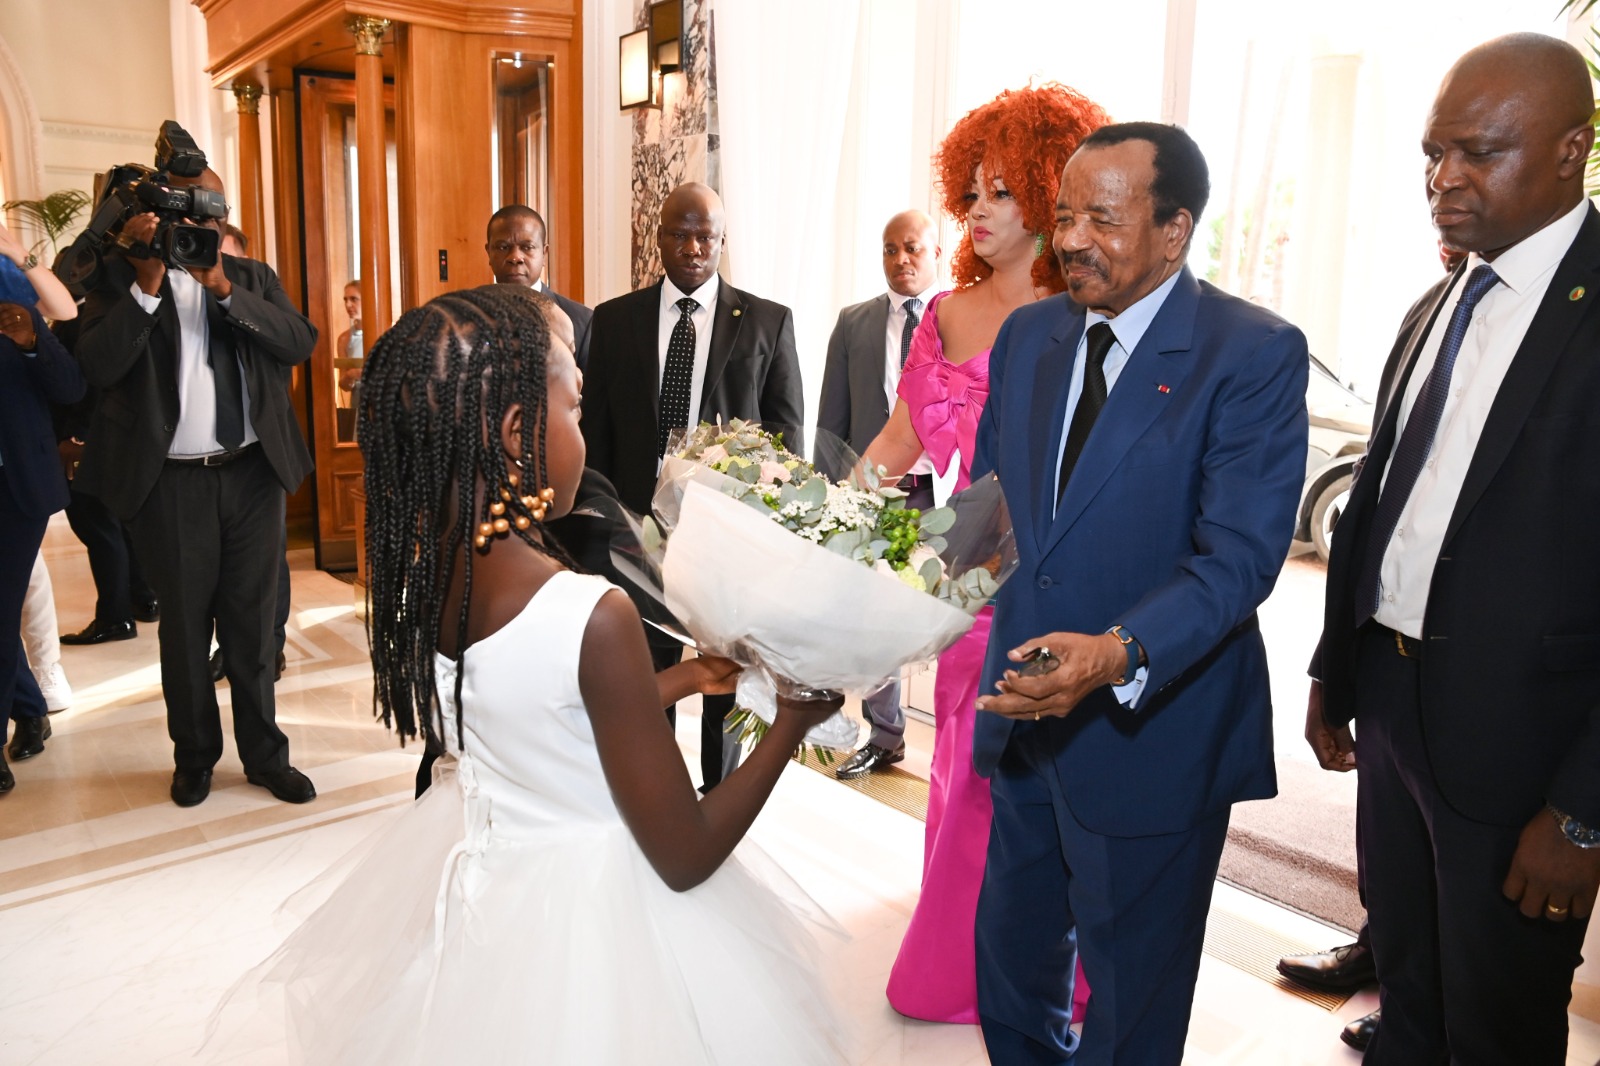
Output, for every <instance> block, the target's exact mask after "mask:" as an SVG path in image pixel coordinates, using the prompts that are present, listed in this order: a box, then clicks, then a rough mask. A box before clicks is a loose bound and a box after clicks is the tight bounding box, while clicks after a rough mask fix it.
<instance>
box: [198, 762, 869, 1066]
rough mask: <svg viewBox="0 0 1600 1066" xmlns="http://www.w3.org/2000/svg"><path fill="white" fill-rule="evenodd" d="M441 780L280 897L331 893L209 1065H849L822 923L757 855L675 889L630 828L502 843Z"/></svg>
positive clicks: (213, 1049)
mask: <svg viewBox="0 0 1600 1066" xmlns="http://www.w3.org/2000/svg"><path fill="white" fill-rule="evenodd" d="M451 776H452V775H449V774H446V775H444V776H443V778H442V779H437V780H436V782H435V784H434V787H433V788H431V789H430V790H429V791H428V792H427V794H426V795H424V796H423V798H422V799H421V800H419V801H418V802H417V803H416V804H415V805H414V806H412V807H410V808H408V809H407V810H406V811H405V812H404V813H403V814H402V815H401V816H400V817H399V818H397V819H396V820H395V821H394V822H393V823H392V824H390V825H389V826H388V827H386V828H385V829H384V830H382V831H381V832H379V833H376V834H375V835H374V836H373V837H371V838H370V839H368V840H367V841H366V842H364V843H363V844H362V845H361V846H359V847H358V848H356V849H355V850H354V851H352V852H351V853H350V854H349V855H347V856H346V857H345V858H344V859H343V860H341V861H340V862H339V863H338V864H336V865H335V866H334V867H333V868H332V869H330V870H329V871H328V872H327V873H325V874H323V875H322V876H321V877H319V878H318V879H317V880H316V881H314V882H312V884H310V885H308V886H306V888H305V889H303V890H302V891H301V893H299V894H298V895H297V897H293V898H291V900H290V901H289V903H287V904H286V905H285V908H286V909H287V910H290V911H292V910H293V909H294V907H295V904H296V900H297V899H298V900H301V901H303V900H305V899H307V898H314V899H320V898H322V897H323V896H326V902H324V903H322V905H321V906H320V907H317V908H316V910H315V911H313V912H312V913H311V914H310V915H309V916H308V917H307V918H306V919H305V920H304V922H303V923H302V924H301V925H300V926H299V928H298V929H297V930H296V931H295V932H294V933H293V934H292V935H291V936H289V938H288V939H287V940H286V941H285V942H284V944H283V945H282V946H281V947H280V948H279V949H278V950H277V951H276V952H275V953H273V955H272V956H271V957H269V958H268V959H267V960H266V961H264V962H263V963H261V964H260V965H259V966H257V967H256V968H255V969H254V970H252V971H250V973H248V974H246V975H245V977H244V978H243V979H241V980H240V981H239V982H238V983H237V984H236V985H235V986H234V988H233V990H231V991H230V992H229V993H228V995H227V997H226V998H225V999H224V1001H223V1003H222V1004H221V1005H220V1006H219V1007H218V1010H217V1013H216V1014H215V1015H214V1017H213V1023H212V1032H211V1034H210V1036H209V1037H208V1040H207V1043H206V1046H205V1047H204V1048H203V1049H202V1054H203V1056H204V1057H206V1058H208V1059H210V1060H212V1061H238V1060H240V1059H241V1058H244V1057H247V1053H248V1052H249V1051H250V1050H252V1049H260V1048H272V1047H277V1048H286V1049H287V1058H288V1060H289V1061H291V1062H304V1063H314V1064H317V1066H333V1064H338V1066H346V1064H362V1063H371V1064H374V1066H378V1064H382V1066H398V1064H401V1063H428V1064H430V1066H435V1064H441V1063H475V1064H485V1066H487V1064H508V1063H549V1064H566V1063H572V1064H583V1066H599V1064H609V1063H616V1064H623V1063H626V1064H628V1066H636V1064H640V1063H651V1064H679V1063H682V1064H691V1063H692V1064H700V1063H718V1064H726V1066H751V1064H758V1063H759V1064H787V1063H794V1064H813V1063H815V1064H821V1063H828V1064H834V1063H841V1062H845V1061H847V1054H846V1051H845V1050H844V1049H845V1047H846V1046H847V1039H848V1038H847V1036H846V1034H845V1033H843V1032H842V1031H841V1029H840V1025H841V1024H842V1023H841V1021H840V1019H839V1018H838V1017H837V1015H836V1014H835V1012H834V1011H833V1010H832V1009H831V1007H830V1005H829V1003H828V1001H827V998H826V996H825V994H824V992H823V990H822V981H821V979H820V974H821V970H820V968H819V962H818V958H817V949H818V944H817V941H816V939H815V936H814V928H812V927H815V926H817V925H821V926H823V927H829V926H831V925H832V923H831V922H829V921H828V919H827V918H826V917H825V916H824V915H821V914H820V913H819V912H818V911H817V910H816V908H815V905H814V904H812V903H811V902H810V900H809V899H808V898H806V897H805V896H804V894H803V893H802V892H801V891H800V890H799V888H798V887H797V886H795V885H794V884H793V882H792V881H790V880H789V879H788V878H787V876H786V875H783V874H782V873H781V871H778V870H777V868H776V866H775V865H774V864H772V863H771V861H770V860H768V859H766V857H765V856H764V855H763V854H762V853H760V852H759V850H758V849H756V848H755V847H754V846H753V845H751V844H748V843H746V844H745V845H742V846H741V848H740V849H739V852H738V853H737V854H736V855H735V857H734V858H732V859H730V860H729V861H728V862H727V863H725V864H724V865H723V866H722V868H721V869H720V870H718V872H717V873H716V874H715V875H713V876H712V877H711V878H710V879H709V880H707V881H706V882H705V883H704V884H702V885H700V886H698V887H697V888H694V889H692V890H690V891H688V892H682V893H679V892H674V891H672V890H671V889H669V888H668V887H667V886H666V885H665V884H664V883H663V882H662V880H661V878H660V877H659V876H657V874H656V873H655V871H654V870H652V869H651V867H650V864H649V863H648V862H647V861H646V860H645V858H644V855H643V853H641V852H640V850H639V848H638V845H637V844H636V843H635V842H634V839H633V836H632V835H631V834H630V833H629V832H628V830H627V828H626V827H625V826H623V825H622V824H620V823H618V824H614V825H606V826H602V827H599V828H598V829H596V828H595V827H593V826H589V827H584V828H583V830H582V831H581V832H571V833H568V832H565V831H562V832H559V833H557V834H553V835H548V836H541V837H540V838H538V839H536V840H526V841H518V842H514V843H513V842H507V841H502V840H497V839H495V837H494V834H493V833H492V832H484V831H480V830H487V818H486V812H483V811H474V810H473V808H474V805H475V804H474V801H473V799H472V798H470V796H469V795H464V794H463V790H462V789H461V788H460V787H457V785H456V782H455V781H453V780H450V777H451ZM478 821H481V822H482V823H483V824H481V825H480V826H478V827H477V828H474V822H478ZM464 826H465V827H466V828H465V830H464V828H463V827H464ZM753 868H760V869H761V874H760V876H757V874H755V873H754V872H752V869H753ZM330 881H331V882H333V883H335V884H336V886H337V887H334V888H333V889H332V892H331V895H330V894H328V889H329V883H330ZM833 928H834V929H835V930H836V929H837V927H833ZM283 1055H284V1052H281V1051H280V1052H279V1053H278V1054H277V1055H275V1056H273V1057H274V1058H275V1059H277V1060H278V1061H282V1056H283Z"/></svg>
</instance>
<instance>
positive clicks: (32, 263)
mask: <svg viewBox="0 0 1600 1066" xmlns="http://www.w3.org/2000/svg"><path fill="white" fill-rule="evenodd" d="M38 265H39V257H38V256H37V255H36V254H34V253H33V252H29V253H28V254H27V255H25V256H23V257H22V272H23V273H24V274H26V273H27V272H28V271H30V270H32V269H33V268H34V267H36V266H38Z"/></svg>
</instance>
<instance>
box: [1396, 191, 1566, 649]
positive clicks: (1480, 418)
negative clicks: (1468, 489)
mask: <svg viewBox="0 0 1600 1066" xmlns="http://www.w3.org/2000/svg"><path fill="white" fill-rule="evenodd" d="M1588 210H1589V201H1588V200H1584V201H1583V202H1582V203H1580V204H1578V206H1576V207H1574V208H1573V209H1572V210H1571V211H1570V212H1568V213H1567V214H1565V215H1562V216H1561V217H1560V218H1558V219H1556V220H1555V221H1554V222H1552V223H1550V224H1549V225H1548V226H1546V227H1545V228H1544V229H1542V230H1540V231H1539V232H1538V233H1535V234H1534V235H1533V236H1531V237H1528V238H1526V239H1524V240H1523V241H1522V242H1521V243H1520V244H1516V245H1513V246H1512V247H1510V248H1508V249H1506V250H1505V251H1504V252H1502V253H1500V255H1499V257H1498V258H1496V259H1495V261H1494V262H1493V263H1490V264H1489V265H1490V266H1491V267H1493V268H1494V272H1495V273H1496V274H1497V275H1499V277H1500V284H1498V285H1496V286H1495V287H1494V288H1492V289H1490V290H1489V291H1488V292H1487V293H1485V294H1484V295H1483V298H1482V299H1480V300H1479V301H1478V306H1477V307H1475V308H1473V311H1472V321H1471V323H1470V324H1469V325H1468V326H1467V334H1466V337H1465V338H1463V340H1462V342H1461V350H1460V352H1458V353H1457V354H1456V362H1455V367H1454V368H1453V369H1452V371H1451V374H1450V393H1449V395H1448V396H1446V397H1445V401H1444V413H1443V414H1442V415H1441V416H1440V418H1439V428H1438V430H1437V431H1436V432H1435V433H1434V437H1433V450H1432V451H1431V452H1430V453H1429V456H1428V461H1427V463H1426V464H1424V466H1423V468H1422V472H1421V473H1420V474H1418V475H1417V483H1416V485H1415V486H1413V487H1412V489H1411V495H1410V497H1409V498H1408V499H1407V500H1406V505H1405V508H1404V509H1403V510H1402V511H1401V512H1400V520H1399V522H1398V523H1397V524H1396V525H1395V530H1394V536H1393V537H1391V538H1390V540H1389V546H1388V548H1387V549H1386V550H1385V551H1384V554H1383V565H1382V567H1381V568H1380V570H1379V572H1378V576H1379V582H1380V588H1379V596H1378V610H1377V613H1376V614H1375V615H1374V617H1375V618H1376V619H1377V620H1378V621H1379V622H1380V623H1382V624H1383V625H1386V626H1388V627H1389V628H1390V629H1393V630H1395V631H1397V632H1400V633H1404V634H1405V635H1406V636H1408V637H1416V638H1418V639H1420V638H1421V637H1422V620H1423V617H1424V616H1425V615H1426V614H1427V610H1428V587H1429V586H1430V585H1431V584H1432V583H1433V567H1434V564H1435V563H1436V562H1437V561H1438V558H1439V552H1440V551H1441V550H1443V548H1444V534H1445V529H1446V527H1447V526H1448V525H1449V524H1450V515H1451V513H1452V512H1453V511H1454V510H1455V505H1456V499H1457V497H1459V496H1460V495H1461V485H1462V483H1463V482H1464V481H1465V480H1466V477H1467V468H1468V467H1469V466H1471V464H1472V456H1473V454H1474V453H1475V452H1476V451H1477V450H1478V438H1479V437H1480V436H1482V434H1483V424H1484V422H1485V421H1486V420H1487V419H1488V417H1489V409H1490V408H1491V407H1492V406H1493V405H1494V401H1495V396H1496V395H1497V394H1498V393H1499V391H1500V383H1501V382H1502V381H1504V380H1505V376H1506V371H1507V370H1508V369H1509V368H1510V366H1511V360H1512V358H1513V357H1514V356H1515V355H1516V354H1517V349H1518V348H1519V347H1521V345H1522V338H1523V336H1524V335H1526V334H1527V332H1528V326H1529V325H1530V324H1531V323H1532V322H1533V316H1534V313H1535V312H1537V311H1538V310H1539V304H1540V302H1541V301H1542V300H1543V299H1544V294H1545V290H1546V289H1548V288H1549V287H1550V279H1551V278H1552V277H1553V276H1554V275H1555V270H1556V266H1557V264H1559V263H1560V262H1561V258H1562V256H1564V255H1566V254H1567V249H1568V248H1570V247H1571V246H1572V242H1573V241H1574V240H1575V239H1576V238H1577V236H1578V230H1579V229H1580V228H1581V227H1582V226H1583V219H1584V215H1585V214H1586V213H1587V212H1588ZM1483 262H1484V260H1483V259H1481V258H1479V257H1478V256H1477V255H1476V254H1474V255H1471V256H1469V257H1468V258H1467V265H1466V269H1465V270H1463V271H1462V272H1461V278H1462V279H1465V278H1466V277H1467V276H1468V275H1470V274H1471V273H1472V271H1473V270H1475V269H1476V268H1477V267H1478V266H1480V265H1481V264H1482V263H1483ZM1463 288H1464V285H1463V284H1461V283H1457V284H1456V286H1455V287H1454V288H1453V290H1452V291H1451V292H1449V293H1447V294H1446V296H1445V300H1444V305H1443V306H1442V307H1441V308H1440V309H1439V315H1438V317H1437V318H1436V319H1434V323H1433V328H1432V329H1431V330H1430V331H1429V333H1428V337H1427V339H1426V340H1425V341H1424V342H1423V345H1422V349H1421V351H1419V352H1418V353H1417V361H1416V368H1415V369H1414V370H1412V371H1411V378H1410V380H1409V381H1407V383H1406V391H1405V395H1404V396H1403V397H1402V398H1401V404H1400V414H1399V422H1398V424H1397V425H1396V427H1395V441H1396V443H1398V442H1399V440H1400V434H1401V433H1402V432H1404V430H1405V427H1406V420H1407V419H1408V418H1410V417H1411V408H1412V406H1413V405H1414V404H1415V403H1416V400H1417V393H1418V392H1420V391H1421V389H1422V384H1423V382H1425V381H1426V380H1427V378H1428V373H1429V372H1430V371H1431V370H1432V369H1433V364H1434V362H1435V361H1436V360H1437V359H1438V357H1439V347H1440V345H1441V344H1442V343H1443V339H1444V335H1445V332H1446V331H1447V329H1448V327H1449V324H1450V316H1451V315H1452V314H1453V313H1454V312H1455V308H1456V304H1457V303H1458V302H1459V301H1460V299H1461V290H1462V289H1463ZM1393 458H1394V456H1393V453H1391V454H1390V461H1391V462H1392V461H1393ZM1383 476H1384V480H1385V481H1387V480H1388V477H1389V468H1388V467H1387V466H1385V467H1384V471H1383ZM1379 489H1380V491H1381V489H1382V484H1381V483H1380V485H1379Z"/></svg>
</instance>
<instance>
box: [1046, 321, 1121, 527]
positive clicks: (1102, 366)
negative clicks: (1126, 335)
mask: <svg viewBox="0 0 1600 1066" xmlns="http://www.w3.org/2000/svg"><path fill="white" fill-rule="evenodd" d="M1115 343H1117V335H1116V334H1115V333H1112V332H1111V327H1110V326H1108V325H1107V324H1106V323H1104V322H1096V323H1095V324H1094V325H1092V326H1090V327H1089V350H1088V352H1087V353H1086V358H1085V359H1084V363H1083V392H1082V393H1081V394H1080V395H1079V396H1078V406H1077V409H1076V410H1074V411H1073V412H1072V425H1070V426H1068V427H1067V443H1066V447H1065V448H1063V449H1062V452H1061V477H1060V479H1059V480H1058V481H1057V482H1056V506H1057V507H1060V506H1061V497H1063V496H1065V495H1066V493H1067V479H1068V478H1070V477H1072V468H1073V467H1074V466H1077V465H1078V456H1080V455H1082V454H1083V445H1084V443H1085V442H1086V441H1088V439H1089V431H1090V430H1091V429H1093V428H1094V420H1095V419H1096V418H1098V417H1100V408H1102V407H1104V406H1105V405H1106V355H1107V354H1108V353H1109V352H1110V351H1111V346H1112V345H1113V344H1115Z"/></svg>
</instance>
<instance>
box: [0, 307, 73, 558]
mask: <svg viewBox="0 0 1600 1066" xmlns="http://www.w3.org/2000/svg"><path fill="white" fill-rule="evenodd" d="M29 313H30V314H32V316H33V332H34V335H35V336H36V337H37V338H38V339H37V340H36V341H35V342H34V354H33V355H26V354H24V353H23V351H22V349H21V348H18V347H17V345H16V344H15V343H13V342H12V340H11V338H9V337H6V336H0V492H10V494H11V499H12V500H13V501H14V503H15V504H16V507H17V510H18V511H20V512H21V513H22V514H24V515H26V516H28V517H29V518H48V517H49V516H50V515H52V514H54V513H55V512H57V511H59V510H61V509H62V508H63V507H65V506H66V505H67V501H68V496H67V480H66V477H65V475H63V474H62V472H61V459H60V458H59V456H58V455H57V454H56V434H55V427H54V425H53V424H52V422H51V405H52V404H63V405H64V404H71V403H76V402H77V401H78V400H79V399H81V398H82V397H83V389H84V384H83V375H82V374H81V373H80V372H79V370H78V364H77V363H75V362H73V360H72V356H71V355H70V354H69V353H68V352H67V349H66V348H65V347H64V346H63V345H62V344H61V342H60V341H59V340H57V339H56V337H55V334H53V333H51V332H50V331H49V330H48V329H46V328H45V326H44V319H43V318H42V317H40V315H39V312H38V311H37V310H34V309H32V308H30V309H29ZM31 558H32V557H31V556H30V559H31Z"/></svg>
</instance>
